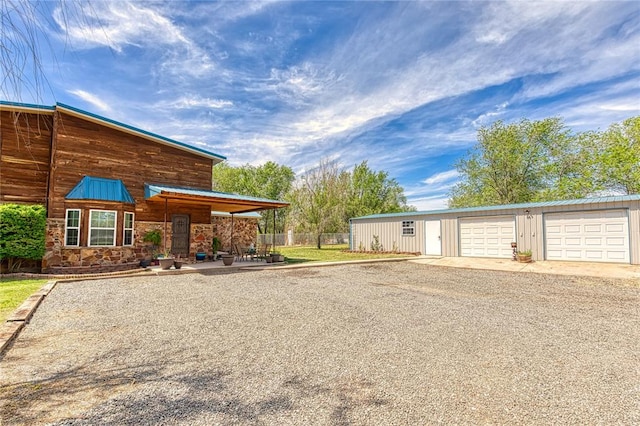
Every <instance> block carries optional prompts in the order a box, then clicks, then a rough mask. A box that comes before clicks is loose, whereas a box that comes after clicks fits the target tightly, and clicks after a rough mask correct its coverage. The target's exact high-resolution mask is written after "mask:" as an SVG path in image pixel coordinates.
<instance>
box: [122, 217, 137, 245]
mask: <svg viewBox="0 0 640 426" xmlns="http://www.w3.org/2000/svg"><path fill="white" fill-rule="evenodd" d="M127 215H130V216H131V227H130V228H127ZM135 219H136V215H135V213H133V212H124V214H123V216H122V246H123V247H130V246H133V243H134V241H133V231H134V227H135ZM127 231H130V232H131V242H130V243H129V244H127Z"/></svg>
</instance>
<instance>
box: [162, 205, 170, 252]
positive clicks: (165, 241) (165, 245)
mask: <svg viewBox="0 0 640 426" xmlns="http://www.w3.org/2000/svg"><path fill="white" fill-rule="evenodd" d="M168 203H169V200H168V199H166V198H165V199H164V232H163V236H164V241H163V243H162V244H163V247H162V251H163V252H165V253H166V252H167V209H168Z"/></svg>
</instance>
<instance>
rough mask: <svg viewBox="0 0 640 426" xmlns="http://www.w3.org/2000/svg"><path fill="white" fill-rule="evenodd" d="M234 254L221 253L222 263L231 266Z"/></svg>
mask: <svg viewBox="0 0 640 426" xmlns="http://www.w3.org/2000/svg"><path fill="white" fill-rule="evenodd" d="M234 257H235V256H234V255H232V254H223V255H222V263H223V264H224V266H231V265H232V264H233V259H234Z"/></svg>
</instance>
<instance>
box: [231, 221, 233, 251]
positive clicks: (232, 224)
mask: <svg viewBox="0 0 640 426" xmlns="http://www.w3.org/2000/svg"><path fill="white" fill-rule="evenodd" d="M231 253H233V213H231Z"/></svg>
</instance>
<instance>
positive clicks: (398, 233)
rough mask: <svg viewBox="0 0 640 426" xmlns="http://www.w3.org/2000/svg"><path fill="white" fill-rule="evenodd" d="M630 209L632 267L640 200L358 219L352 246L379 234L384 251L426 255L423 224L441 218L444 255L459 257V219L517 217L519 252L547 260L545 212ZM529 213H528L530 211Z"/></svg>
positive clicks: (639, 234)
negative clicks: (406, 225)
mask: <svg viewBox="0 0 640 426" xmlns="http://www.w3.org/2000/svg"><path fill="white" fill-rule="evenodd" d="M620 208H624V209H629V242H630V250H631V252H630V255H631V263H632V264H636V265H637V264H640V201H637V200H633V201H611V202H606V203H604V202H594V203H581V204H573V205H572V204H566V205H562V204H560V205H558V204H555V205H550V206H541V207H534V208H529V209H525V208H507V209H498V210H491V211H471V212H468V213H460V212H457V213H455V212H454V213H446V212H443V213H438V214H420V213H418V214H415V215H405V216H397V217H394V216H391V217H386V218H372V219H359V220H358V219H355V220H353V222H352V224H353V226H352V232H353V236H352V238H353V245H354V247H353V248H354V249H355V250H357V249H358V245H359V243H360V242H362V243H363V245H364V248H365V249H366V250H369V249H370V245H371V242H372V241H373V235H378V236H379V238H380V242H381V243H382V244H383V245H384V247H385V249H389V250H391V249H392V248H393V244H394V242H395V243H396V244H397V246H398V249H399V250H401V251H407V252H420V253H424V250H425V235H424V232H425V231H424V221H425V220H437V219H440V221H441V226H442V234H441V235H442V255H443V256H447V257H455V256H460V247H459V235H458V232H459V231H458V228H459V227H458V218H462V217H480V216H504V215H515V218H516V243H517V245H518V249H519V250H523V251H524V250H531V252H532V258H533V259H534V260H544V255H545V254H544V241H545V240H544V220H543V214H545V213H561V212H569V211H588V210H602V209H620ZM527 210H528V211H527ZM403 220H414V221H415V229H416V232H415V236H412V237H403V236H402V221H403Z"/></svg>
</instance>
